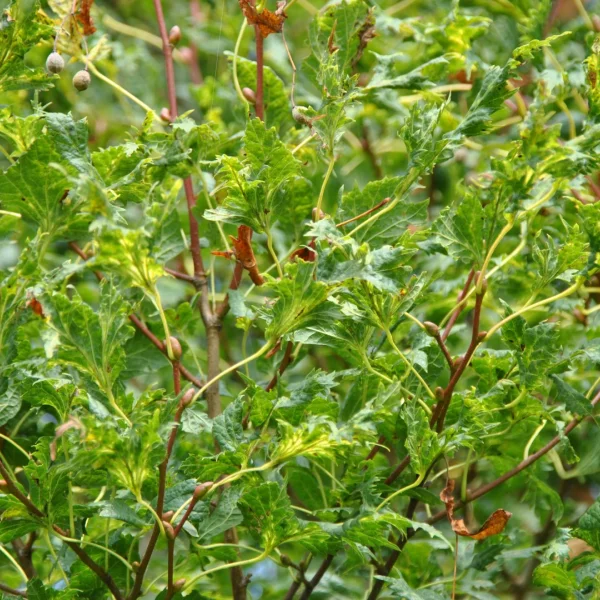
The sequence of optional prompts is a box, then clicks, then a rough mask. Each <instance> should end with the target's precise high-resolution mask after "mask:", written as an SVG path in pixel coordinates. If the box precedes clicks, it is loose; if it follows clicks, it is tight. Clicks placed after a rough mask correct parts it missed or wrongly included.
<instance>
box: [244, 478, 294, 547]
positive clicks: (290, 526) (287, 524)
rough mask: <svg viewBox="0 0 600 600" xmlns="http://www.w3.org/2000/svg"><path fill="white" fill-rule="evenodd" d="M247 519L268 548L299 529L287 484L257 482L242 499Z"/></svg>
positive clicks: (249, 525) (253, 530)
mask: <svg viewBox="0 0 600 600" xmlns="http://www.w3.org/2000/svg"><path fill="white" fill-rule="evenodd" d="M239 507H240V509H241V511H242V514H243V515H244V522H245V524H246V526H247V527H248V528H249V530H250V533H252V535H253V536H254V537H256V538H257V539H259V540H260V541H261V542H262V543H263V544H264V547H265V548H273V547H274V546H275V545H277V544H279V543H281V542H282V541H284V540H285V539H287V538H288V537H290V536H291V535H293V534H294V533H296V532H297V531H298V528H299V524H298V521H297V519H296V517H295V515H294V512H293V511H292V509H291V507H290V500H289V498H288V496H287V493H286V491H285V486H281V485H279V484H277V483H275V482H268V483H267V482H265V483H261V484H260V485H257V486H253V487H251V489H250V490H249V491H247V492H246V493H245V494H244V495H243V496H242V497H241V498H240V500H239Z"/></svg>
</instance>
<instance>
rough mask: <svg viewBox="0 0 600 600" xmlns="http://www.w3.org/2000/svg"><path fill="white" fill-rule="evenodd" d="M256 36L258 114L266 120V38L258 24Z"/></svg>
mask: <svg viewBox="0 0 600 600" xmlns="http://www.w3.org/2000/svg"><path fill="white" fill-rule="evenodd" d="M254 35H255V37H256V104H255V109H256V116H257V117H258V118H259V119H260V120H261V121H264V120H265V96H264V69H265V66H264V60H265V57H264V38H263V36H262V33H261V32H260V28H259V27H258V25H256V26H255V27H254Z"/></svg>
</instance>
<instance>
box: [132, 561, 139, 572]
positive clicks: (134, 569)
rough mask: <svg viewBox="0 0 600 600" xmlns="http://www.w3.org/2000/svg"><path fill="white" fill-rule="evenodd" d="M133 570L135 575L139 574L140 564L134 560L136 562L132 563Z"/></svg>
mask: <svg viewBox="0 0 600 600" xmlns="http://www.w3.org/2000/svg"><path fill="white" fill-rule="evenodd" d="M131 568H132V569H133V572H134V573H137V572H138V569H139V568H140V563H139V562H138V561H137V560H134V561H133V562H132V563H131Z"/></svg>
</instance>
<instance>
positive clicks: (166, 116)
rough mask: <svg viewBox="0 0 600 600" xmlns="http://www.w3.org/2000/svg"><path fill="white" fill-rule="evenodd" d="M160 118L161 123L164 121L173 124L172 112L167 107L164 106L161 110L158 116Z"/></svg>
mask: <svg viewBox="0 0 600 600" xmlns="http://www.w3.org/2000/svg"><path fill="white" fill-rule="evenodd" d="M158 116H159V117H160V120H161V121H164V122H165V123H170V122H171V120H172V119H171V111H170V110H169V109H168V108H167V107H166V106H163V107H162V108H161V109H160V113H159V115H158Z"/></svg>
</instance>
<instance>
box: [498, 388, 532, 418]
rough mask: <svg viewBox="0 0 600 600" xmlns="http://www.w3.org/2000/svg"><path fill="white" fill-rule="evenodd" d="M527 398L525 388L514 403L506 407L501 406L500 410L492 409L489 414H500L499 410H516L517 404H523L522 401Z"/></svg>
mask: <svg viewBox="0 0 600 600" xmlns="http://www.w3.org/2000/svg"><path fill="white" fill-rule="evenodd" d="M525 396H527V390H526V389H525V388H523V389H522V390H521V391H520V393H519V395H518V396H517V397H516V398H515V399H514V400H513V401H512V402H509V403H508V404H505V405H504V406H499V407H498V408H492V409H491V410H490V411H489V412H491V413H493V412H498V411H499V410H507V409H508V408H514V407H515V406H517V404H519V403H520V402H521V400H523V398H525Z"/></svg>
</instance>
